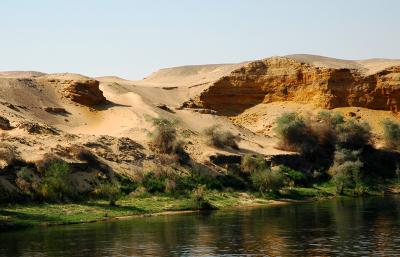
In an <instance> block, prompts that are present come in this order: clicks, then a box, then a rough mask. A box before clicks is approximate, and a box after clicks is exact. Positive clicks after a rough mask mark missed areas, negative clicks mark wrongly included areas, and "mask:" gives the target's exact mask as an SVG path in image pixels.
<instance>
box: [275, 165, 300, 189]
mask: <svg viewBox="0 0 400 257" xmlns="http://www.w3.org/2000/svg"><path fill="white" fill-rule="evenodd" d="M279 171H280V172H281V173H282V174H284V175H285V176H286V177H287V179H288V180H289V183H288V184H290V185H299V184H304V183H305V182H306V175H305V174H304V173H303V172H301V171H297V170H294V169H292V168H289V167H287V166H285V165H281V166H279Z"/></svg>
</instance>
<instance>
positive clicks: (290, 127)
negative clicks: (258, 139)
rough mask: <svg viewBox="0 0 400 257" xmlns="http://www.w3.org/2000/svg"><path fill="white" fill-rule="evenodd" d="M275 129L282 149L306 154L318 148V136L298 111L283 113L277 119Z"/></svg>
mask: <svg viewBox="0 0 400 257" xmlns="http://www.w3.org/2000/svg"><path fill="white" fill-rule="evenodd" d="M274 131H275V133H276V135H277V136H278V138H279V145H280V147H281V148H282V149H285V150H290V151H297V152H300V153H301V154H305V155H309V154H312V153H313V152H315V150H316V149H317V145H318V138H317V137H316V136H315V135H314V133H313V132H312V130H311V129H310V126H308V125H307V124H306V122H305V121H304V119H303V118H302V117H301V116H300V115H298V114H297V113H294V112H291V113H284V114H282V116H280V117H279V118H277V119H276V126H275V128H274Z"/></svg>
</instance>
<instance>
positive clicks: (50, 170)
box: [38, 160, 73, 201]
mask: <svg viewBox="0 0 400 257" xmlns="http://www.w3.org/2000/svg"><path fill="white" fill-rule="evenodd" d="M69 170H70V168H69V165H68V163H66V162H64V161H62V160H51V161H49V162H48V163H46V165H45V169H44V174H43V176H42V179H41V181H40V184H39V186H38V191H39V194H40V196H41V197H42V198H43V199H45V200H50V201H64V200H66V199H67V198H68V197H71V196H72V195H73V192H72V186H71V181H70V179H69Z"/></svg>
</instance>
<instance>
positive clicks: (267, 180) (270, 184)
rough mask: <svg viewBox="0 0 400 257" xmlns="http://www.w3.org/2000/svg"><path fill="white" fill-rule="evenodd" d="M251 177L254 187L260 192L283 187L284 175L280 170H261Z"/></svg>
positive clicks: (274, 190) (272, 190)
mask: <svg viewBox="0 0 400 257" xmlns="http://www.w3.org/2000/svg"><path fill="white" fill-rule="evenodd" d="M250 178H251V182H252V184H253V187H254V188H255V189H256V190H258V191H259V192H260V193H263V192H277V191H278V190H279V189H281V188H282V187H283V181H284V177H283V174H282V173H281V172H280V171H279V170H275V169H272V170H271V169H267V170H259V171H256V172H253V173H252V174H251V176H250Z"/></svg>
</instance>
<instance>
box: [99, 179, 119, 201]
mask: <svg viewBox="0 0 400 257" xmlns="http://www.w3.org/2000/svg"><path fill="white" fill-rule="evenodd" d="M93 193H94V195H96V196H98V197H99V198H102V199H107V200H108V201H109V204H110V205H111V206H116V205H117V204H116V202H117V201H118V199H119V198H120V197H121V196H122V193H121V185H120V184H119V182H118V181H116V180H111V181H110V182H108V181H106V182H102V183H100V184H99V185H98V186H97V188H95V189H94V192H93Z"/></svg>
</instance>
